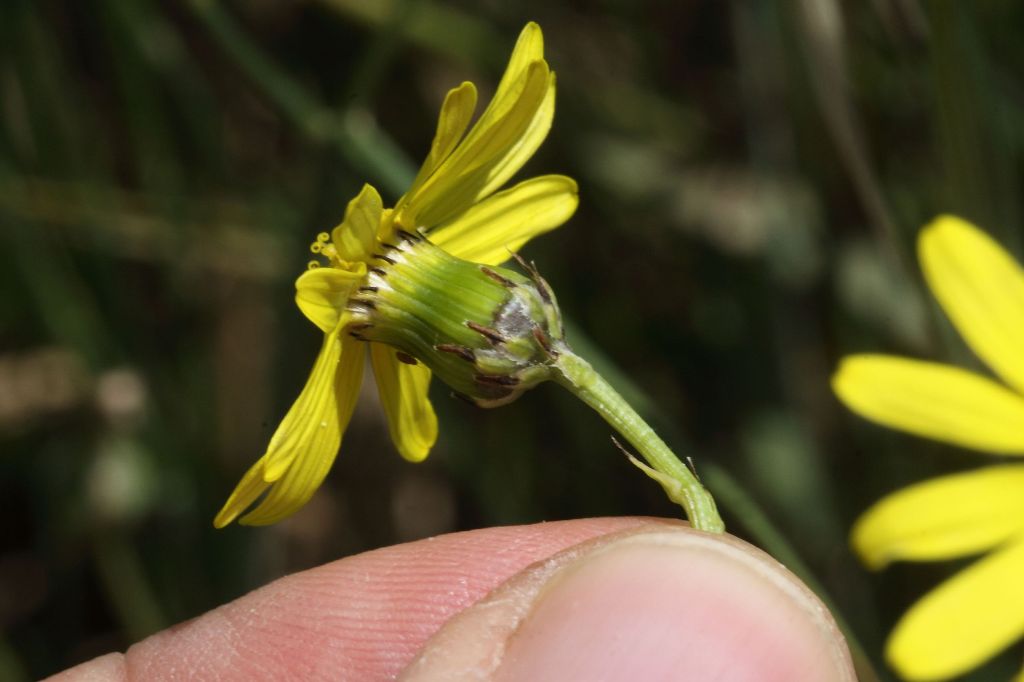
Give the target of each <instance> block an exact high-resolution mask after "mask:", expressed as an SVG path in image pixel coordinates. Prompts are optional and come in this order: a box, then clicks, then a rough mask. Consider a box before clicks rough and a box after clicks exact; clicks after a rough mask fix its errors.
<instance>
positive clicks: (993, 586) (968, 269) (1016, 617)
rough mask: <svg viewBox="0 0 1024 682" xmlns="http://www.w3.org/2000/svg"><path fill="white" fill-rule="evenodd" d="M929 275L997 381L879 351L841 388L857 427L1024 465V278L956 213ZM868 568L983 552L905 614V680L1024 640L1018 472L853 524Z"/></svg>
mask: <svg viewBox="0 0 1024 682" xmlns="http://www.w3.org/2000/svg"><path fill="white" fill-rule="evenodd" d="M918 255H919V258H920V261H921V266H922V269H923V271H924V275H925V279H926V280H927V282H928V286H929V287H930V288H931V290H932V292H933V293H934V295H935V297H936V298H937V299H938V301H939V303H940V304H941V306H942V308H943V310H944V311H945V312H946V314H947V316H948V317H949V318H950V320H951V321H952V322H953V324H954V325H955V326H956V328H957V330H958V331H959V332H960V334H961V335H962V336H963V338H964V340H965V341H966V342H967V344H968V345H969V346H970V347H971V349H972V350H973V351H974V353H975V354H976V355H977V356H978V357H979V358H980V359H981V360H983V361H984V362H985V364H987V365H988V366H989V367H990V368H991V369H992V371H993V372H994V373H995V374H996V375H997V376H998V377H999V378H1000V379H1001V380H1002V381H1001V382H1000V381H996V380H994V379H992V378H989V377H987V376H983V375H981V374H976V373H974V372H969V371H966V370H963V369H960V368H957V367H952V366H948V365H943V364H937V363H931V362H923V361H918V360H910V359H904V358H898V357H890V356H884V355H855V356H852V357H847V358H845V359H844V360H843V361H842V363H841V364H840V367H839V370H838V371H837V372H836V374H835V376H834V377H833V388H834V390H835V392H836V394H837V395H838V396H839V397H840V399H842V401H843V402H844V403H846V405H847V406H849V407H850V408H851V409H852V410H854V411H855V412H857V413H858V414H860V415H861V416H863V417H866V418H868V419H871V420H873V421H876V422H878V423H881V424H884V425H886V426H890V427H893V428H897V429H901V430H904V431H909V432H911V433H914V434H917V435H920V436H925V437H929V438H934V439H937V440H941V441H946V442H949V443H954V444H956V445H960V446H964V447H968V448H973V449H976V450H982V451H984V452H989V453H995V454H1001V455H1017V456H1019V455H1024V270H1022V269H1021V267H1020V265H1018V264H1017V262H1016V261H1015V260H1014V259H1013V258H1012V257H1011V256H1010V255H1009V254H1008V253H1006V251H1004V250H1003V249H1002V248H1001V247H1000V246H999V245H998V244H997V243H996V242H995V241H993V240H992V239H991V238H990V237H989V236H988V235H986V234H985V233H984V232H982V231H981V230H979V229H978V228H976V227H974V226H973V225H970V224H969V223H967V222H965V221H963V220H961V219H959V218H955V217H952V216H941V217H939V218H937V219H936V220H935V221H934V222H933V223H931V224H930V225H928V226H927V227H925V229H924V230H923V231H922V232H921V236H920V239H919V242H918ZM852 543H853V546H854V548H855V549H856V551H857V552H858V553H859V554H860V556H861V557H862V558H863V560H864V561H865V563H867V564H868V565H869V566H871V567H873V568H881V567H882V566H885V565H886V564H887V563H888V562H890V561H897V560H911V561H937V560H943V559H956V558H960V557H965V556H970V555H974V554H978V553H982V552H987V555H986V556H984V557H983V558H981V559H979V560H978V561H976V562H975V563H973V564H972V565H971V566H969V567H968V568H966V569H965V570H963V571H961V572H959V573H958V574H957V575H955V576H954V577H952V578H951V579H949V580H947V581H946V582H945V583H943V584H942V585H940V586H939V587H938V588H936V589H935V590H933V591H932V592H930V593H929V594H927V595H925V596H924V597H923V598H922V599H921V600H920V601H918V602H917V603H916V604H914V606H913V607H911V609H910V610H909V611H908V612H907V613H906V614H905V615H904V616H903V617H902V618H901V620H900V621H899V623H897V625H896V627H895V629H894V630H893V632H892V635H891V636H890V638H889V641H888V644H887V648H886V655H887V658H888V659H889V661H890V663H891V664H892V665H893V666H894V667H895V668H896V669H897V670H898V671H899V673H900V674H901V675H903V676H904V677H906V678H907V679H913V680H943V679H948V678H951V677H953V676H956V675H959V674H961V673H964V672H966V671H969V670H971V669H973V668H975V667H977V666H979V665H981V664H982V663H984V662H985V661H986V660H988V659H990V658H991V657H993V656H994V655H996V654H997V653H999V652H1000V651H1001V650H1003V649H1005V648H1006V647H1007V646H1009V645H1010V644H1012V643H1013V642H1015V641H1017V640H1018V639H1020V638H1021V637H1022V636H1024V465H1022V464H1001V465H994V466H988V467H984V468H981V469H978V470H976V471H972V472H969V473H963V474H955V475H951V476H943V477H940V478H936V479H933V480H930V481H926V482H923V483H919V484H916V485H913V486H910V487H908V488H906V489H904V490H901V491H899V492H896V493H894V494H892V495H889V496H888V497H885V498H883V499H882V500H881V501H879V502H878V503H876V504H875V505H874V506H873V507H872V508H870V509H869V510H868V511H867V512H865V514H864V515H863V516H862V517H861V518H860V519H859V520H858V521H857V523H856V525H855V526H854V528H853V532H852Z"/></svg>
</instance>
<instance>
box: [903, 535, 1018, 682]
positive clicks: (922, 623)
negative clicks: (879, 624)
mask: <svg viewBox="0 0 1024 682" xmlns="http://www.w3.org/2000/svg"><path fill="white" fill-rule="evenodd" d="M1022 575H1024V542H1022V541H1017V542H1015V543H1013V544H1011V545H1008V546H1007V547H1005V548H1004V549H1001V550H999V551H997V552H995V553H993V554H992V555H990V556H988V557H986V558H984V559H982V560H981V561H978V562H976V563H975V564H973V565H971V566H970V567H969V568H967V569H966V570H964V571H961V572H960V573H959V574H957V575H956V576H954V577H953V578H951V579H950V580H947V581H946V582H945V583H943V584H942V585H940V586H939V587H938V588H936V589H935V590H934V591H932V592H930V593H929V594H927V595H925V597H924V598H923V599H921V600H920V601H919V602H917V603H916V604H914V606H913V607H911V609H910V610H909V611H908V612H907V613H906V615H904V616H903V618H902V619H901V620H900V622H899V623H897V625H896V628H895V629H894V630H893V633H892V635H891V636H890V638H889V642H888V645H887V647H886V657H887V658H888V659H889V662H890V663H891V664H892V665H893V667H895V668H896V670H897V671H899V673H900V674H901V675H902V676H903V677H905V678H906V679H910V680H945V679H948V678H951V677H955V676H957V675H960V674H962V673H965V672H967V671H968V670H971V669H973V668H976V667H978V666H979V665H981V664H982V663H984V662H985V661H987V660H988V659H990V658H992V657H993V656H994V655H995V654H997V653H999V652H1000V651H1001V650H1003V649H1004V648H1006V647H1007V646H1009V645H1010V644H1012V643H1013V642H1015V641H1017V640H1018V639H1020V637H1021V636H1022V635H1024V580H1021V576H1022Z"/></svg>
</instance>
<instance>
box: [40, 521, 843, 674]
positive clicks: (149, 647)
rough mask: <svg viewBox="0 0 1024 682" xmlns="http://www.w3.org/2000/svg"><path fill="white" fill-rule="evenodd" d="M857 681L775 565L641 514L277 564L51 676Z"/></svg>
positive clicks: (804, 593) (828, 628)
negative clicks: (293, 567) (222, 595)
mask: <svg viewBox="0 0 1024 682" xmlns="http://www.w3.org/2000/svg"><path fill="white" fill-rule="evenodd" d="M395 678H399V679H404V680H410V681H413V680H446V679H451V680H464V679H477V680H545V679H551V680H558V679H602V680H620V679H621V680H627V679H629V680H632V679H649V680H658V679H716V680H759V681H763V680H780V681H781V680H792V679H801V680H854V679H855V677H854V676H853V672H852V666H851V664H850V659H849V654H848V651H847V649H846V645H845V642H844V641H843V639H842V636H841V635H840V634H839V633H838V631H837V630H836V628H835V624H834V623H833V621H832V619H831V617H830V616H829V615H828V612H827V611H826V610H825V609H824V607H822V606H821V604H820V602H818V600H817V599H816V598H815V597H814V596H813V595H812V594H811V593H810V592H809V591H808V590H807V589H806V588H805V587H804V586H803V585H802V584H800V583H799V581H797V580H796V578H794V577H793V576H792V575H791V574H789V573H788V571H786V570H785V569H784V568H783V567H782V566H781V565H780V564H778V563H777V562H775V561H774V560H773V559H771V558H770V557H768V556H767V555H765V554H764V553H762V552H760V550H757V549H756V548H753V547H751V546H750V545H747V544H746V543H743V542H742V541H740V540H737V539H736V538H733V537H731V536H721V535H718V536H713V535H708V534H705V533H700V532H698V531H694V530H692V529H690V528H689V527H687V526H685V525H684V524H681V523H678V522H674V521H662V520H657V519H645V518H604V519H583V520H577V521H565V522H554V523H542V524H537V525H531V526H515V527H502V528H486V529H481V530H476V531H469V532H465V533H455V534H451V535H444V536H440V537H436V538H430V539H427V540H421V541H418V542H413V543H408V544H404V545H397V546H394V547H385V548H383V549H379V550H375V551H372V552H366V553H364V554H360V555H357V556H352V557H347V558H345V559H341V560H339V561H335V562H332V563H330V564H326V565H323V566H320V567H317V568H314V569H310V570H307V571H303V572H301V573H297V574H294V575H290V576H287V577H285V578H281V579H280V580H276V581H274V582H272V583H270V584H269V585H266V586H265V587H262V588H260V589H258V590H255V591H254V592H252V593H250V594H247V595H245V596H243V597H240V598H239V599H237V600H235V601H233V602H231V603H229V604H225V605H224V606H221V607H219V608H217V609H214V610H213V611H210V612H209V613H206V614H203V615H201V616H199V617H197V618H195V619H193V620H190V621H187V622H185V623H182V624H180V625H177V626H175V627H172V628H170V629H168V630H165V631H163V632H160V633H158V634H156V635H153V636H152V637H150V638H148V639H146V640H144V641H142V642H139V643H138V644H135V645H134V646H132V647H131V648H129V649H128V651H126V652H125V653H123V654H122V653H111V654H107V655H105V656H101V657H99V658H97V659H94V660H92V661H89V662H86V663H83V664H81V665H79V666H77V667H75V668H72V669H70V670H67V671H64V672H63V673H60V674H58V675H55V676H54V677H52V678H50V679H53V680H62V681H65V680H90V681H99V680H142V679H145V680H165V679H204V680H261V679H268V680H270V679H273V680H316V679H331V680H338V679H340V680H349V679H351V680H384V679H395Z"/></svg>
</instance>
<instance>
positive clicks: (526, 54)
mask: <svg viewBox="0 0 1024 682" xmlns="http://www.w3.org/2000/svg"><path fill="white" fill-rule="evenodd" d="M538 59H544V34H543V33H542V32H541V30H540V26H538V25H537V23H536V22H533V21H531V22H529V23H527V24H526V26H524V27H523V30H522V31H520V32H519V38H518V39H517V40H516V45H515V47H514V48H512V56H510V57H509V60H508V66H506V67H505V73H504V74H503V75H502V77H501V82H499V83H498V89H497V90H496V91H495V92H494V101H501V100H502V98H504V97H505V96H506V94H507V93H508V91H509V90H510V89H511V88H512V84H513V83H514V82H515V81H516V79H518V78H519V77H520V76H522V74H523V72H524V71H526V69H527V67H528V66H529V65H530V64H531V63H532V62H535V61H537V60H538Z"/></svg>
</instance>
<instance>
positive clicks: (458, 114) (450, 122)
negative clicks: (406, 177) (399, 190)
mask: <svg viewBox="0 0 1024 682" xmlns="http://www.w3.org/2000/svg"><path fill="white" fill-rule="evenodd" d="M475 110H476V86H474V85H473V84H472V83H469V82H465V83H463V84H462V85H460V86H459V87H457V88H452V89H451V90H449V91H448V95H447V96H446V97H445V98H444V104H442V105H441V114H440V116H438V118H437V132H435V133H434V141H433V143H432V144H431V145H430V153H429V154H427V158H426V160H425V161H424V162H423V165H422V166H421V167H420V171H419V173H417V175H416V179H415V180H413V183H412V186H411V187H410V188H409V191H408V192H407V193H408V194H413V193H415V192H416V190H417V189H419V187H420V185H422V184H423V181H424V180H426V179H427V178H428V177H430V175H431V174H432V173H433V172H434V171H435V170H437V167H438V166H439V165H440V164H441V162H442V161H444V160H445V159H447V158H448V155H449V154H451V153H452V150H453V149H455V146H456V145H457V144H458V143H459V140H461V139H462V134H463V133H464V132H466V128H467V127H468V126H469V122H470V120H471V119H472V118H473V112H474V111H475Z"/></svg>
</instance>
